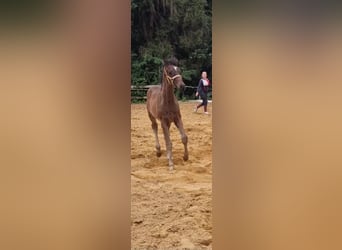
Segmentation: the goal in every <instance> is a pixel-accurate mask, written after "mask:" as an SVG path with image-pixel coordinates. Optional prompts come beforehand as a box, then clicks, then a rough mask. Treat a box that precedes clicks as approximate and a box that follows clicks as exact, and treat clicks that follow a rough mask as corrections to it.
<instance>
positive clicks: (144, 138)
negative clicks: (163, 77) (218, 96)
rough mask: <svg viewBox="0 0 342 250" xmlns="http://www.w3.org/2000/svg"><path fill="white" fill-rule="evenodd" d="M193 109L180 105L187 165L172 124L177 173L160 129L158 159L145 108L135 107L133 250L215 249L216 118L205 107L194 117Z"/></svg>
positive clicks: (133, 139)
mask: <svg viewBox="0 0 342 250" xmlns="http://www.w3.org/2000/svg"><path fill="white" fill-rule="evenodd" d="M194 105H195V104H194V103H184V102H183V103H180V107H181V113H182V119H183V123H184V128H185V130H186V133H187V135H188V138H189V139H188V140H189V143H188V148H189V160H188V161H187V162H184V161H183V152H184V147H183V144H182V143H181V139H180V135H179V132H178V130H177V128H176V126H175V125H174V124H172V125H171V129H170V133H171V140H172V142H173V158H174V164H175V171H174V172H173V173H170V172H169V170H168V161H167V158H166V153H165V142H164V137H163V135H162V130H161V128H160V124H159V123H158V126H159V127H158V133H159V140H160V144H161V148H162V156H161V157H160V158H158V157H157V156H156V153H155V139H154V135H153V132H152V129H151V122H150V120H149V118H148V115H147V111H146V106H145V104H132V105H131V167H132V169H131V237H132V238H131V243H132V247H131V249H139V250H140V249H211V248H212V206H211V201H212V150H211V145H212V119H211V115H209V116H207V115H205V114H203V108H201V109H200V110H199V113H193V107H194ZM208 111H209V113H211V103H209V105H208Z"/></svg>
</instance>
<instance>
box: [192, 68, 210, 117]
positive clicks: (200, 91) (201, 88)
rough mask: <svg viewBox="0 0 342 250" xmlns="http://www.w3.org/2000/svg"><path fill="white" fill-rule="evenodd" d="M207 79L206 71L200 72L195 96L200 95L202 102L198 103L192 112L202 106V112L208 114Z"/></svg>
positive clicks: (208, 83)
mask: <svg viewBox="0 0 342 250" xmlns="http://www.w3.org/2000/svg"><path fill="white" fill-rule="evenodd" d="M209 85H210V82H209V79H208V78H207V72H206V71H203V72H202V78H201V79H200V81H199V83H198V86H197V91H196V96H198V95H199V96H200V97H201V99H202V103H200V104H198V105H197V106H196V107H195V109H194V112H197V110H198V109H199V108H200V107H202V106H203V108H204V114H206V115H208V114H209V113H208V111H207V105H208V96H207V94H208V90H209Z"/></svg>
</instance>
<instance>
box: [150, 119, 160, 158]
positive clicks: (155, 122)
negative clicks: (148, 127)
mask: <svg viewBox="0 0 342 250" xmlns="http://www.w3.org/2000/svg"><path fill="white" fill-rule="evenodd" d="M149 116H150V119H151V121H152V130H153V133H154V137H155V140H156V150H157V152H156V155H157V157H160V156H161V151H160V143H159V138H158V123H157V121H156V119H155V118H154V117H152V116H151V115H150V114H149Z"/></svg>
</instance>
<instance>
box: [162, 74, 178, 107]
mask: <svg viewBox="0 0 342 250" xmlns="http://www.w3.org/2000/svg"><path fill="white" fill-rule="evenodd" d="M161 92H162V96H163V99H164V100H165V101H167V102H168V103H171V102H175V95H174V93H173V84H171V83H169V82H168V81H167V80H166V79H165V77H164V78H163V86H162V90H161Z"/></svg>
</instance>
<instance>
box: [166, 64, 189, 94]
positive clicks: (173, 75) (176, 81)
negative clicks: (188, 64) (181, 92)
mask: <svg viewBox="0 0 342 250" xmlns="http://www.w3.org/2000/svg"><path fill="white" fill-rule="evenodd" d="M177 64H178V62H177V60H176V59H170V60H167V61H164V69H163V70H164V72H163V74H164V77H165V79H166V81H167V82H168V83H169V84H172V85H173V86H174V87H176V88H178V89H179V88H184V87H185V83H184V82H183V78H182V75H181V70H180V68H179V67H178V66H177Z"/></svg>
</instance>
